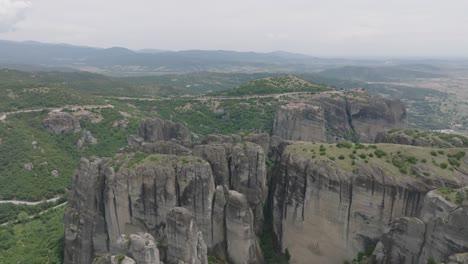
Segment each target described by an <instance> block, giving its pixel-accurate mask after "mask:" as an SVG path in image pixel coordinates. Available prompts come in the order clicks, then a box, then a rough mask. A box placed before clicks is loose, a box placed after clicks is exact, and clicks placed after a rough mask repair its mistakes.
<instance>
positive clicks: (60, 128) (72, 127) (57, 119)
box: [42, 112, 81, 135]
mask: <svg viewBox="0 0 468 264" xmlns="http://www.w3.org/2000/svg"><path fill="white" fill-rule="evenodd" d="M42 125H43V126H44V128H45V129H47V130H48V131H49V132H50V133H54V134H57V135H58V134H63V133H72V132H73V133H76V132H78V131H80V129H81V126H80V121H79V119H78V118H77V117H75V116H73V115H71V114H69V113H65V112H50V113H49V115H48V116H47V117H46V118H45V119H44V120H43V121H42Z"/></svg>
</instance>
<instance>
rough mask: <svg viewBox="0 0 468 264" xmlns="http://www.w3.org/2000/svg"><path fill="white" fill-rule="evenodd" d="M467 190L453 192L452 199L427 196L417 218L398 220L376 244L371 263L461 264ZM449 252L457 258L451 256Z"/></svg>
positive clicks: (467, 242)
mask: <svg viewBox="0 0 468 264" xmlns="http://www.w3.org/2000/svg"><path fill="white" fill-rule="evenodd" d="M466 190H468V188H464V189H459V190H453V193H456V194H455V195H454V198H453V200H452V201H450V200H451V199H450V198H449V197H447V196H446V197H444V195H443V194H441V193H440V191H437V190H436V191H431V192H429V193H428V194H427V195H426V197H425V199H424V201H423V205H422V209H421V212H420V214H419V216H418V217H419V218H415V217H414V218H398V219H396V220H395V221H393V222H392V223H391V225H390V230H389V231H388V232H386V233H385V234H384V235H383V236H382V237H381V238H380V240H379V242H378V244H377V246H376V249H375V250H374V252H373V256H372V258H373V260H375V263H379V264H380V263H391V264H394V263H395V264H397V263H403V264H413V263H415V264H416V263H417V264H425V263H427V262H428V260H434V261H435V262H436V263H440V262H445V261H447V262H449V263H450V262H452V263H464V262H463V261H466V258H465V260H463V255H466V254H460V253H463V252H468V228H467V227H466V225H467V223H468V202H467V201H464V199H460V198H459V200H458V201H455V200H456V197H457V194H458V196H459V197H461V196H463V197H464V196H465V195H466V196H467V200H468V193H467V192H466ZM447 199H448V200H447ZM453 252H456V253H459V254H458V255H455V256H451V255H452V253H453Z"/></svg>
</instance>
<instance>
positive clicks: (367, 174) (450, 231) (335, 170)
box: [270, 143, 468, 263]
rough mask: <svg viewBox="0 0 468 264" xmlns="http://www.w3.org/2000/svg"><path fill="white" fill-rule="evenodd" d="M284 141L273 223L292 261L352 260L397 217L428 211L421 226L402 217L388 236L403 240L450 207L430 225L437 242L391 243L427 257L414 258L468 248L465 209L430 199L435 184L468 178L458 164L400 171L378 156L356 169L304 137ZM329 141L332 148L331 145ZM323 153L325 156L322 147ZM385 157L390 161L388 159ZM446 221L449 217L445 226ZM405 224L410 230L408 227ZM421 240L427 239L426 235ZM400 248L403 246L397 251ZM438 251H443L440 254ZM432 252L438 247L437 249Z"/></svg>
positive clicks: (276, 177) (405, 251)
mask: <svg viewBox="0 0 468 264" xmlns="http://www.w3.org/2000/svg"><path fill="white" fill-rule="evenodd" d="M307 144H309V145H310V146H314V145H316V144H312V143H307ZM281 145H282V144H281V143H278V144H276V146H277V147H274V148H273V149H276V148H278V149H283V153H282V155H281V158H280V159H279V161H278V162H279V164H278V165H277V167H276V169H275V175H274V177H273V179H272V182H274V183H275V186H273V187H272V186H270V188H273V190H272V191H273V197H272V201H271V202H272V204H273V208H272V209H273V228H274V235H275V239H276V241H277V243H278V245H279V246H280V247H281V250H282V251H283V252H285V251H286V249H287V250H288V252H289V253H290V254H291V260H292V261H293V262H295V263H311V262H312V263H343V261H345V260H350V259H353V258H354V257H355V256H356V252H364V251H365V250H366V248H368V247H369V246H373V245H375V244H376V242H377V241H379V240H380V239H381V236H382V235H383V234H384V233H386V231H387V229H388V228H389V227H390V226H389V224H390V223H393V222H394V221H395V220H396V219H398V218H401V217H408V218H411V217H419V216H420V215H421V220H422V221H421V220H419V221H417V220H415V221H414V222H418V223H422V222H424V223H423V224H422V225H421V224H419V225H415V226H417V227H418V228H416V227H414V228H409V227H408V226H411V225H412V224H413V221H410V222H395V224H394V227H395V230H399V232H396V233H395V234H394V235H390V236H388V239H390V240H391V238H392V237H394V238H396V239H394V240H395V241H398V242H401V241H402V239H404V237H413V236H414V235H415V234H413V233H411V232H413V231H414V232H415V233H417V234H425V233H426V231H425V226H426V224H427V223H428V222H427V221H426V218H425V217H424V215H430V214H431V213H436V214H444V213H443V212H450V214H449V215H446V216H445V217H443V219H444V220H439V221H436V222H434V223H438V224H435V225H434V226H433V227H430V228H428V229H427V230H431V231H430V232H429V231H428V232H427V233H426V236H427V234H431V235H430V236H431V237H432V238H431V239H432V242H431V243H430V244H432V245H433V247H428V245H429V244H425V245H424V247H423V249H421V243H420V242H418V243H417V242H416V241H413V240H411V241H410V242H408V243H407V244H405V243H403V242H402V243H401V244H398V243H388V244H392V245H393V248H394V249H395V250H396V252H397V253H395V254H397V255H398V254H403V255H406V256H407V258H409V256H410V255H411V256H413V255H412V254H413V253H414V252H418V253H419V254H420V255H421V257H416V258H415V259H425V260H427V259H428V258H429V257H431V256H433V257H434V258H436V259H440V260H441V261H445V260H446V258H447V257H448V255H443V254H453V253H456V252H466V251H467V250H466V248H464V247H461V246H460V245H462V244H463V243H466V240H463V239H462V238H461V237H459V236H465V237H468V236H467V235H466V234H465V232H466V231H464V230H465V229H463V230H461V229H460V228H461V226H463V224H462V222H463V221H467V220H466V219H465V218H464V217H465V216H464V213H466V212H465V211H464V210H460V209H455V208H450V207H447V208H446V209H443V210H442V208H444V207H443V206H442V205H441V206H438V207H432V208H431V206H429V205H428V204H427V202H426V200H427V199H431V196H430V194H429V195H427V197H426V198H425V195H426V193H427V192H428V191H430V190H432V189H435V188H438V187H441V186H457V185H460V184H462V183H463V182H466V176H464V173H461V172H457V171H455V170H454V171H453V172H452V171H450V173H449V172H445V173H442V174H437V173H435V172H432V173H431V176H419V175H398V174H394V173H389V171H388V170H383V169H381V168H380V166H377V165H375V166H374V165H373V164H377V163H376V162H377V161H375V163H371V162H369V163H364V162H360V161H358V160H356V165H353V166H354V168H352V166H348V165H347V164H350V163H351V160H350V159H348V160H349V163H347V164H343V165H337V164H338V162H335V161H332V160H330V159H328V158H326V159H319V158H316V159H314V158H312V157H313V155H314V154H313V153H311V152H310V151H309V150H308V149H307V146H306V144H303V143H297V144H293V145H290V146H288V147H286V148H284V146H283V147H281ZM327 147H329V148H331V146H330V145H327ZM334 147H336V146H334ZM407 148H412V147H407ZM317 150H318V146H317ZM401 151H402V152H403V149H402V150H401ZM408 151H409V150H408ZM316 154H317V156H319V155H318V152H316ZM325 157H326V156H325ZM382 162H384V163H385V160H382ZM339 164H341V163H339ZM347 166H348V167H347ZM421 166H425V165H421ZM425 167H426V169H428V167H427V166H425ZM463 168H464V167H463ZM435 170H436V171H437V170H438V169H437V168H435ZM439 207H440V208H439ZM424 208H429V209H427V210H426V209H424ZM426 211H428V212H431V213H425V212H426ZM431 217H433V216H431ZM439 218H440V217H439ZM442 222H443V223H446V224H447V223H450V224H449V225H441V224H440V223H442ZM410 224H411V225H410ZM407 227H408V228H407ZM421 227H422V229H421ZM457 228H458V229H457ZM405 230H410V231H411V232H409V233H408V234H406V233H405V232H406V231H405ZM455 230H458V231H455ZM442 234H445V235H442ZM447 236H449V237H447ZM420 241H428V240H427V239H422V238H421V239H420ZM382 242H384V241H382ZM384 244H385V243H384ZM410 244H411V245H414V246H409V245H410ZM467 245H468V244H467ZM418 246H419V248H418ZM398 248H401V250H400V251H398ZM425 248H427V250H426V249H425ZM439 250H440V256H441V257H440V258H439V257H437V256H438V255H437V254H439V253H437V252H439ZM425 252H432V255H429V253H427V254H426V253H425ZM442 252H443V254H442ZM389 263H390V262H389ZM408 263H411V262H408Z"/></svg>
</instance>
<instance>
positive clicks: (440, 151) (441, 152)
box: [437, 150, 445, 155]
mask: <svg viewBox="0 0 468 264" xmlns="http://www.w3.org/2000/svg"><path fill="white" fill-rule="evenodd" d="M437 153H439V154H440V155H443V154H444V153H445V152H444V151H443V150H438V151H437Z"/></svg>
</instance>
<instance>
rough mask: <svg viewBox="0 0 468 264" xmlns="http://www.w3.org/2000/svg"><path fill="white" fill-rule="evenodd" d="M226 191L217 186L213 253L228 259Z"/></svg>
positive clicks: (213, 216) (213, 215)
mask: <svg viewBox="0 0 468 264" xmlns="http://www.w3.org/2000/svg"><path fill="white" fill-rule="evenodd" d="M225 193H226V190H225V189H224V187H223V186H217V187H216V192H215V197H214V201H213V214H212V223H213V233H212V243H213V249H212V252H213V254H214V255H215V256H218V257H221V258H223V259H226V254H227V253H226V219H225V211H224V208H225V206H226V194H225Z"/></svg>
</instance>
